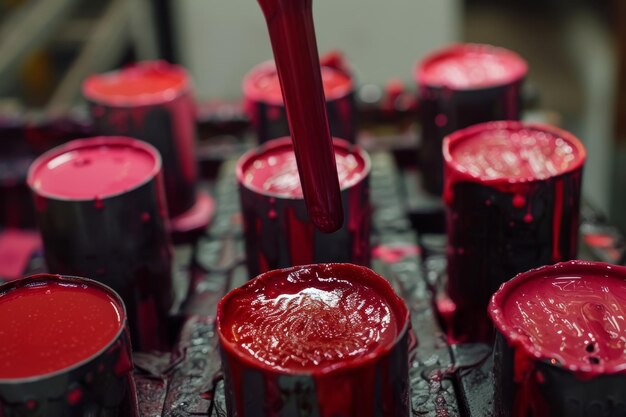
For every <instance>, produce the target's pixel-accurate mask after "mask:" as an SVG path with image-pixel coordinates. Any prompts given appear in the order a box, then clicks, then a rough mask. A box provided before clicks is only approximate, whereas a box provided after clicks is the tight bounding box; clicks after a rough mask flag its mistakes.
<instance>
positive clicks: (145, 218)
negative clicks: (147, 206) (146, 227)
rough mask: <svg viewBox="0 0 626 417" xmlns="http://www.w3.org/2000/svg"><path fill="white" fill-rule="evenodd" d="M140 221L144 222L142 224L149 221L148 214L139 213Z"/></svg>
mask: <svg viewBox="0 0 626 417" xmlns="http://www.w3.org/2000/svg"><path fill="white" fill-rule="evenodd" d="M141 221H142V222H144V223H147V222H149V221H150V213H148V212H147V211H146V212H143V213H141Z"/></svg>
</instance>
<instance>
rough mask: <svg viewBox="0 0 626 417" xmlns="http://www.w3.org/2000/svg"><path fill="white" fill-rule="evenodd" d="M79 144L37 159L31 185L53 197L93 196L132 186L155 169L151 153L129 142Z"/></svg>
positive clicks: (140, 182)
mask: <svg viewBox="0 0 626 417" xmlns="http://www.w3.org/2000/svg"><path fill="white" fill-rule="evenodd" d="M82 143H83V145H81V146H77V147H73V148H70V149H69V150H68V151H66V152H62V153H58V154H55V155H53V156H51V157H49V158H47V159H43V160H39V163H38V164H37V165H34V166H33V167H32V168H31V172H30V174H29V183H30V184H31V187H33V189H34V190H36V192H38V193H41V194H44V195H47V196H52V197H57V198H71V199H93V198H96V199H97V198H104V197H107V196H111V195H115V194H119V193H123V192H125V191H128V190H130V189H133V188H135V187H137V186H139V185H141V184H143V183H145V182H147V181H148V180H149V179H150V178H152V177H153V176H154V175H155V174H156V173H157V172H158V168H159V167H158V161H157V160H156V158H155V155H153V154H152V153H149V152H148V151H147V150H146V149H144V148H142V147H138V146H132V145H130V143H132V142H130V141H129V142H128V143H119V142H115V141H112V142H109V143H103V142H96V143H94V142H89V140H88V141H85V142H82Z"/></svg>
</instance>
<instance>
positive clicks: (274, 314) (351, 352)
mask: <svg viewBox="0 0 626 417" xmlns="http://www.w3.org/2000/svg"><path fill="white" fill-rule="evenodd" d="M216 323H217V332H218V335H219V343H220V351H221V355H222V368H223V371H224V378H225V383H226V384H225V386H226V403H227V409H228V414H229V416H237V417H255V416H265V415H272V416H276V417H291V416H297V415H311V416H342V417H375V416H385V417H406V416H408V415H409V411H410V406H409V398H410V392H409V391H410V388H409V381H408V349H409V332H410V321H409V312H408V309H407V307H406V305H405V303H404V301H403V300H402V299H401V298H400V297H398V296H397V295H396V294H395V293H394V291H393V289H392V287H391V285H390V284H389V283H388V282H387V281H386V280H385V279H384V278H382V277H381V276H379V275H377V274H376V273H374V272H373V271H371V270H370V269H367V268H365V267H361V266H356V265H350V264H316V265H307V266H299V267H293V268H288V269H282V270H274V271H270V272H267V273H264V274H262V275H260V276H258V277H257V278H255V279H254V280H252V281H249V282H248V283H246V284H245V285H244V286H242V287H240V288H238V289H235V290H233V291H231V292H230V293H228V294H227V295H226V296H225V297H224V298H223V299H222V300H221V301H220V303H219V304H218V310H217V322H216Z"/></svg>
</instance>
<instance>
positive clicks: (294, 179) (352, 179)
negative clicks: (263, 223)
mask: <svg viewBox="0 0 626 417" xmlns="http://www.w3.org/2000/svg"><path fill="white" fill-rule="evenodd" d="M335 160H336V161H337V173H338V177H339V184H340V186H341V188H342V189H345V188H348V187H351V186H352V185H354V184H356V183H357V182H359V181H360V180H361V179H362V178H363V177H364V176H365V175H367V171H366V169H365V162H364V161H363V160H362V159H361V158H360V157H358V155H355V154H352V153H349V152H347V151H346V150H345V149H342V148H339V147H336V148H335ZM244 169H245V170H244V172H243V181H244V185H246V186H247V187H249V188H252V189H254V190H257V191H258V192H260V193H263V194H272V195H276V196H280V197H286V198H302V187H301V186H300V178H299V176H298V167H297V165H296V157H295V154H294V152H293V150H289V149H284V148H274V149H269V150H268V151H266V152H263V153H262V154H261V155H259V156H258V157H257V158H255V159H254V160H252V161H250V163H248V164H247V167H245V168H244Z"/></svg>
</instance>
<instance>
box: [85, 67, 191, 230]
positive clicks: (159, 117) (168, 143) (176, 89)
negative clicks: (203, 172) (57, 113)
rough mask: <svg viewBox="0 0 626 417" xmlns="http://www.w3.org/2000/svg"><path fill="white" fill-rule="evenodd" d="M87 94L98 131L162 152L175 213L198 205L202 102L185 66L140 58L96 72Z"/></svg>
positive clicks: (170, 206) (171, 211)
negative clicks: (198, 111)
mask: <svg viewBox="0 0 626 417" xmlns="http://www.w3.org/2000/svg"><path fill="white" fill-rule="evenodd" d="M83 95H84V96H85V98H86V99H87V100H88V101H89V103H90V107H91V115H92V118H93V122H94V130H95V133H96V134H98V135H121V136H129V137H133V138H137V139H141V140H144V141H146V142H148V143H150V144H151V145H152V146H154V147H155V148H157V150H158V151H159V152H160V153H161V156H162V158H163V174H164V184H165V193H166V197H167V205H168V209H169V214H170V217H172V218H175V217H177V216H180V215H182V214H183V213H185V212H186V211H188V210H190V209H192V207H193V206H194V204H196V182H197V178H198V174H197V167H196V165H197V164H196V160H195V157H194V148H195V140H196V107H195V102H194V99H193V95H192V91H191V81H190V79H189V76H188V75H187V72H186V71H185V69H183V68H182V67H180V66H178V65H171V64H168V63H167V62H165V61H146V62H139V63H137V64H135V65H133V66H130V67H126V68H123V69H121V70H118V71H113V72H109V73H105V74H97V75H92V76H90V77H89V78H87V79H86V80H85V82H84V83H83Z"/></svg>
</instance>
